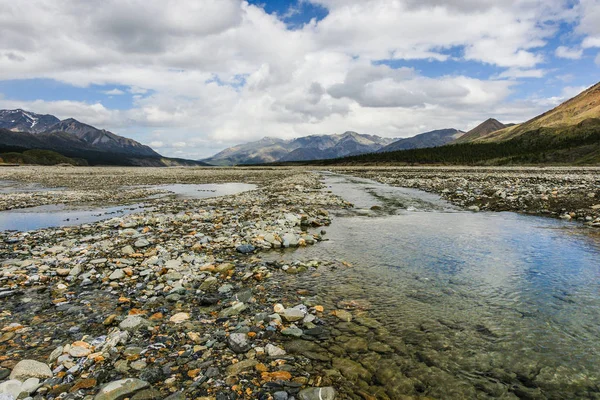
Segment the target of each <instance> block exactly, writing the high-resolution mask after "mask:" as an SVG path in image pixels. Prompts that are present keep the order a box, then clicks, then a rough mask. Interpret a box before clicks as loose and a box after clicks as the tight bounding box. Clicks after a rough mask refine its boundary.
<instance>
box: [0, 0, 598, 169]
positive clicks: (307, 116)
mask: <svg viewBox="0 0 600 400" xmlns="http://www.w3.org/2000/svg"><path fill="white" fill-rule="evenodd" d="M303 1H309V0H303ZM594 1H597V0H582V3H585V5H584V6H585V7H587V8H586V9H587V10H588V11H589V9H590V7H592V8H593V5H594V4H593V3H594ZM312 2H313V3H318V4H321V5H323V6H324V7H327V9H328V11H329V14H328V15H327V16H326V17H325V18H324V19H323V20H321V21H312V22H310V23H308V24H306V25H305V26H301V27H296V28H297V29H295V30H289V29H287V26H286V24H285V21H283V20H282V19H281V18H279V17H278V16H276V15H269V14H267V13H265V12H264V10H263V9H261V8H260V7H257V6H253V5H249V4H248V3H246V2H243V1H241V0H197V1H191V0H188V1H184V0H128V1H123V0H107V1H103V2H102V4H98V2H82V1H79V0H61V1H55V0H30V1H27V2H24V1H14V0H0V10H2V11H0V80H8V79H31V78H49V79H56V80H58V81H61V82H66V83H68V84H72V85H75V86H78V87H89V86H90V85H106V86H108V87H118V88H121V89H113V90H110V91H107V92H106V93H107V94H109V95H117V94H121V93H118V92H123V91H125V90H126V91H127V92H129V93H130V94H131V95H133V99H134V100H133V106H132V108H131V109H128V110H112V109H109V108H107V107H106V106H104V105H102V104H100V103H85V102H76V101H70V100H64V101H41V100H40V101H32V102H23V101H13V100H11V99H6V98H5V99H2V100H0V107H2V108H5V107H6V108H9V107H10V108H13V107H22V108H28V109H31V110H32V111H36V112H45V113H53V114H56V115H57V116H59V117H60V118H66V117H75V118H77V119H80V120H82V121H83V122H87V123H90V124H92V125H96V126H98V127H101V128H106V129H110V130H112V131H114V132H117V133H119V134H126V135H128V136H131V137H133V138H135V139H136V140H140V141H141V142H143V143H150V145H153V144H154V145H153V146H154V147H157V148H158V147H160V148H161V149H164V150H163V151H164V152H165V154H167V155H168V154H175V151H178V152H181V153H178V154H180V155H185V156H186V157H191V158H200V157H204V156H208V155H210V153H212V152H214V151H216V150H219V149H220V148H223V147H225V146H228V145H232V144H236V143H238V142H241V141H249V140H253V139H258V138H260V137H263V136H267V135H268V136H279V137H286V138H289V137H294V136H303V135H308V134H315V133H334V132H340V131H344V130H356V131H359V132H365V133H374V134H380V135H383V136H390V137H397V136H407V135H411V134H416V133H419V132H422V131H425V130H431V129H435V128H444V127H456V128H464V127H465V126H468V125H469V124H473V123H475V122H477V121H479V122H480V121H481V120H483V119H486V118H488V117H490V116H495V115H498V114H500V115H501V116H503V117H505V119H504V120H517V121H518V120H522V119H525V118H527V117H530V116H533V115H535V113H536V112H538V111H542V109H541V107H540V105H539V104H537V103H534V102H530V103H528V104H526V105H523V104H519V106H515V103H514V102H508V100H507V98H508V96H509V95H510V94H511V89H512V88H513V87H514V86H516V80H517V79H520V78H526V77H541V76H543V75H544V73H545V70H544V69H542V68H541V67H540V64H541V63H542V62H544V61H545V60H544V56H543V54H544V53H543V51H542V47H543V46H544V45H545V44H546V41H547V40H548V39H549V38H550V37H552V35H554V34H555V32H556V26H557V24H556V22H557V21H561V20H565V19H572V18H573V17H572V16H571V15H570V12H571V11H569V9H568V7H566V5H565V4H564V1H563V0H545V1H542V0H520V1H514V0H423V1H417V0H402V1H401V0H312ZM582 7H583V6H582ZM592 11H594V10H593V9H592ZM290 12H295V11H294V9H292V8H290ZM588 14H590V15H591V16H586V17H585V18H583V19H582V20H581V23H580V28H578V29H580V30H581V31H580V33H581V34H584V35H587V37H588V39H589V40H588V41H589V43H592V44H593V43H594V42H593V38H594V37H595V36H594V35H596V34H600V32H598V31H597V29H596V27H595V25H594V24H593V22H594V21H595V19H594V18H595V17H593V15H592V14H593V13H588ZM48 32H52V33H53V34H52V35H50V34H48ZM451 58H452V59H454V60H458V61H465V60H470V61H474V62H478V63H485V64H490V65H494V66H496V67H500V68H502V69H504V72H501V73H500V74H499V76H498V77H492V78H489V79H486V78H485V77H479V78H474V77H470V76H467V75H466V73H459V72H456V73H455V72H452V73H451V74H449V75H446V76H438V77H427V76H424V75H423V74H422V73H421V72H420V71H418V70H413V69H410V68H400V69H393V68H390V67H387V66H385V65H376V66H374V65H373V64H374V63H375V64H377V61H380V60H382V59H383V60H411V59H420V60H435V62H444V61H447V60H449V59H451ZM504 78H510V79H504ZM157 144H161V146H158V145H157Z"/></svg>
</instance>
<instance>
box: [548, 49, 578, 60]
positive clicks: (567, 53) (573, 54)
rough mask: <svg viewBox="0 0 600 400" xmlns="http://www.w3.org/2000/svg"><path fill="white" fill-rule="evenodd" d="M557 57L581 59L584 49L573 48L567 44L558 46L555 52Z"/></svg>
mask: <svg viewBox="0 0 600 400" xmlns="http://www.w3.org/2000/svg"><path fill="white" fill-rule="evenodd" d="M554 54H555V55H556V57H560V58H568V59H570V60H579V59H580V58H581V57H582V56H583V50H582V49H571V48H569V47H565V46H558V47H557V48H556V51H555V52H554Z"/></svg>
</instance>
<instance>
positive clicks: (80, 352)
mask: <svg viewBox="0 0 600 400" xmlns="http://www.w3.org/2000/svg"><path fill="white" fill-rule="evenodd" d="M69 354H70V355H71V356H72V357H77V358H79V357H87V356H88V355H90V354H92V350H90V348H89V347H86V346H83V345H72V346H71V348H70V349H69Z"/></svg>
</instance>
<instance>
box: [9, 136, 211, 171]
mask: <svg viewBox="0 0 600 400" xmlns="http://www.w3.org/2000/svg"><path fill="white" fill-rule="evenodd" d="M2 131H3V130H2V129H0V134H2V133H3V132H2ZM0 158H2V160H3V162H4V163H7V164H37V165H56V164H65V163H66V164H72V165H120V166H131V167H177V166H186V167H198V166H207V165H208V164H206V163H203V162H199V161H192V160H185V159H180V158H167V157H162V156H160V155H159V156H156V157H154V156H145V157H144V156H132V155H129V154H124V153H109V152H103V151H92V150H82V149H72V148H68V147H65V148H62V149H60V148H53V149H52V150H47V149H39V148H34V149H30V148H24V147H21V146H6V145H0Z"/></svg>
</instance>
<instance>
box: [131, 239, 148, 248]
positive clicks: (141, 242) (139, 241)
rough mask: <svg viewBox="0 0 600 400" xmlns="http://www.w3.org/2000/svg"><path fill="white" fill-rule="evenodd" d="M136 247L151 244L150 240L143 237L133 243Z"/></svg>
mask: <svg viewBox="0 0 600 400" xmlns="http://www.w3.org/2000/svg"><path fill="white" fill-rule="evenodd" d="M133 245H134V246H135V247H138V248H140V247H146V246H150V242H149V241H148V240H147V239H144V238H141V239H138V240H136V242H135V243H134V244H133Z"/></svg>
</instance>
